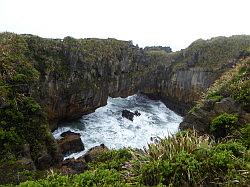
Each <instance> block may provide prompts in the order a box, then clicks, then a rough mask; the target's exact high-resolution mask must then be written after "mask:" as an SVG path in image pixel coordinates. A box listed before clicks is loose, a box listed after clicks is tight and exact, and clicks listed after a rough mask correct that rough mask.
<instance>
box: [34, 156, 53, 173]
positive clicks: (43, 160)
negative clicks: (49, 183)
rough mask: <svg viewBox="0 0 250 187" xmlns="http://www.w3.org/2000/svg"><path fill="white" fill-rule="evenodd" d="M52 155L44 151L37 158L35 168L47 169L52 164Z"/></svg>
mask: <svg viewBox="0 0 250 187" xmlns="http://www.w3.org/2000/svg"><path fill="white" fill-rule="evenodd" d="M52 165H53V164H52V157H51V155H49V154H48V153H46V152H44V153H42V155H41V156H40V157H38V159H37V164H36V166H37V168H38V169H40V170H44V169H48V168H49V167H50V166H52Z"/></svg>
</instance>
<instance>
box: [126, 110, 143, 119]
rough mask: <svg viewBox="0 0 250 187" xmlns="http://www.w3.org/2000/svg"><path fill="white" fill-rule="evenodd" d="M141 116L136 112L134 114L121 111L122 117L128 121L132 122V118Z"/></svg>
mask: <svg viewBox="0 0 250 187" xmlns="http://www.w3.org/2000/svg"><path fill="white" fill-rule="evenodd" d="M140 115H141V114H140V113H139V112H138V111H137V110H136V111H135V113H133V112H131V111H129V110H123V111H122V117H124V118H127V119H129V120H130V121H133V120H134V116H140Z"/></svg>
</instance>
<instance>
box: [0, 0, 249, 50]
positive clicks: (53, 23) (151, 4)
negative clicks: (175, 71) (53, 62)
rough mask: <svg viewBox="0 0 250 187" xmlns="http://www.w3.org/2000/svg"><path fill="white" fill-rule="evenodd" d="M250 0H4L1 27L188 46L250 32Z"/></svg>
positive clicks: (51, 35)
mask: <svg viewBox="0 0 250 187" xmlns="http://www.w3.org/2000/svg"><path fill="white" fill-rule="evenodd" d="M249 8H250V0H0V32H4V31H9V32H15V33H20V34H24V33H27V34H34V35H38V36H41V37H46V38H64V37H65V36H72V37H74V38H116V39H120V40H132V41H133V43H134V44H138V45H139V46H140V47H145V46H158V45H162V46H170V47H171V48H172V49H173V50H174V51H176V50H180V49H183V48H186V47H187V46H188V45H190V44H191V43H192V42H193V41H195V40H197V39H200V38H202V39H209V38H211V37H216V36H231V35H235V34H250V25H249V23H250V22H249V20H250V9H249Z"/></svg>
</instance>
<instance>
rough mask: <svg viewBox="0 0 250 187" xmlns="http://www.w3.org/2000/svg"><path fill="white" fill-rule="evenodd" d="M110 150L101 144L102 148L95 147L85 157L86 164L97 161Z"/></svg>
mask: <svg viewBox="0 0 250 187" xmlns="http://www.w3.org/2000/svg"><path fill="white" fill-rule="evenodd" d="M108 150H109V149H108V148H107V147H106V146H105V145H104V144H101V145H100V146H95V147H92V148H91V149H90V150H88V152H87V153H86V154H85V155H84V156H83V158H84V159H85V161H86V162H91V161H93V160H95V159H96V158H97V157H98V156H99V155H101V154H102V153H104V152H106V151H108Z"/></svg>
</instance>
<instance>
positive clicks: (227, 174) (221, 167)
mask: <svg viewBox="0 0 250 187" xmlns="http://www.w3.org/2000/svg"><path fill="white" fill-rule="evenodd" d="M249 129H250V125H249V124H248V125H246V126H244V127H243V128H242V129H241V136H240V137H241V138H239V139H235V140H232V139H223V140H222V141H221V142H219V143H216V142H215V141H213V139H211V138H210V137H209V136H208V135H202V136H200V135H198V134H197V133H196V132H195V131H184V132H180V133H178V134H176V135H174V136H172V137H169V138H165V139H160V140H158V142H157V143H154V144H150V145H149V147H148V149H145V150H131V149H122V150H117V151H109V152H106V153H104V154H103V155H101V156H100V157H99V158H98V159H97V160H96V161H95V162H94V163H91V164H90V169H89V170H88V171H86V172H84V173H82V174H79V175H71V176H63V175H60V174H55V173H52V174H51V175H49V176H48V177H47V178H46V179H40V180H37V181H27V182H24V183H21V184H20V185H19V186H22V187H28V186H132V185H135V186H144V185H146V186H157V185H158V186H183V185H187V186H194V185H212V184H221V185H227V186H235V185H237V184H238V185H241V186H244V185H247V184H249V183H250V176H249V172H250V159H249V158H250V150H249V144H248V143H247V142H245V140H247V139H249V138H250V136H249V135H250V132H249ZM242 137H244V140H243V138H242Z"/></svg>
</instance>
